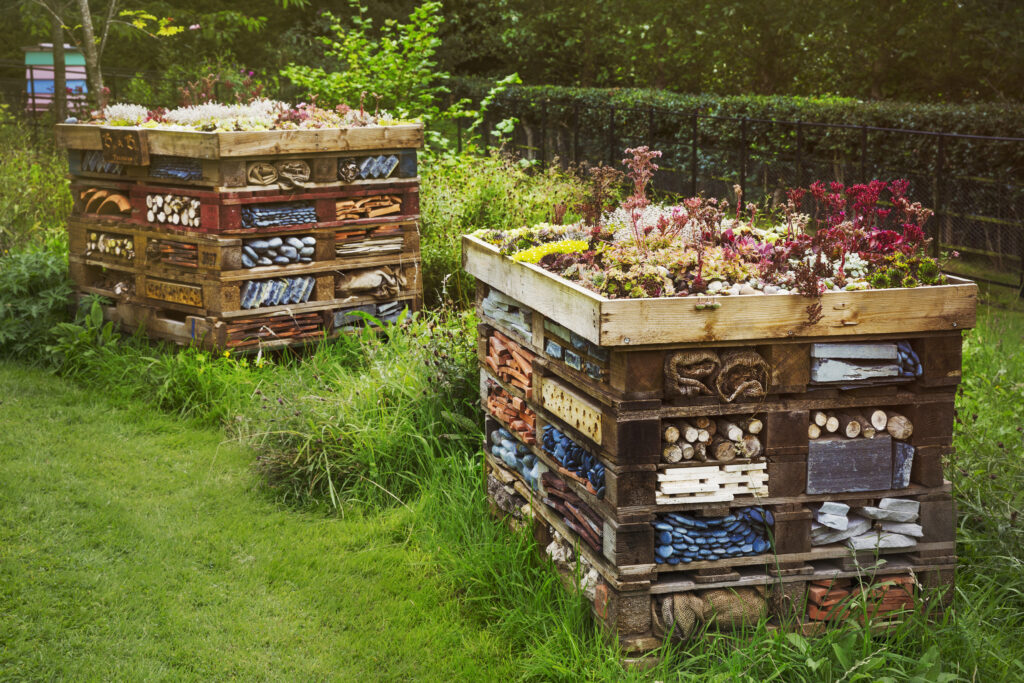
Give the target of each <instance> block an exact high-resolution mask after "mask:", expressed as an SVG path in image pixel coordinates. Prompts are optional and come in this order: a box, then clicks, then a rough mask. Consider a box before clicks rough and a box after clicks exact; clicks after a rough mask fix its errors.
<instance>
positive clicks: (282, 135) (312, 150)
mask: <svg viewBox="0 0 1024 683" xmlns="http://www.w3.org/2000/svg"><path fill="white" fill-rule="evenodd" d="M107 131H114V132H116V133H122V134H123V133H135V134H137V135H138V136H139V137H140V139H141V138H145V145H146V147H147V149H148V153H149V154H150V155H153V154H156V155H161V154H163V155H169V156H180V157H187V158H192V159H226V158H243V159H245V158H261V157H270V158H279V157H281V156H284V155H305V154H321V153H324V152H325V151H332V152H334V153H335V154H337V153H338V152H348V153H352V154H358V153H359V152H361V151H367V152H370V151H374V152H376V151H378V150H402V149H419V148H421V147H423V125H422V124H419V123H410V124H398V125H390V126H366V127H361V128H319V129H306V130H263V131H224V132H213V133H205V132H200V131H181V130H171V129H163V128H139V127H135V126H99V125H93V124H68V123H61V124H57V126H55V133H56V138H57V144H59V145H60V146H62V147H65V148H67V149H82V150H102V149H103V135H104V133H106V132H107Z"/></svg>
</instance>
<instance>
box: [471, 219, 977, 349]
mask: <svg viewBox="0 0 1024 683" xmlns="http://www.w3.org/2000/svg"><path fill="white" fill-rule="evenodd" d="M462 263H463V267H464V268H465V269H466V271H467V272H469V273H470V274H471V275H473V276H474V277H476V278H478V279H479V280H481V281H483V282H485V283H486V284H489V285H492V286H494V287H496V288H497V289H499V290H500V291H501V292H503V293H504V294H506V295H508V296H510V297H512V298H513V299H516V300H518V301H520V302H522V303H523V304H524V305H526V306H529V307H530V308H532V309H534V310H535V311H538V312H539V313H541V314H543V315H545V316H547V317H549V318H552V319H553V320H556V321H557V322H558V323H559V324H561V325H563V326H565V327H567V328H569V329H570V330H572V331H573V332H576V333H577V334H579V335H580V336H582V337H584V338H585V339H587V340H588V341H591V342H593V343H594V344H597V345H599V346H604V347H630V348H632V347H638V346H645V345H654V344H673V345H684V344H693V345H707V344H714V343H718V342H723V341H736V340H750V341H767V340H777V339H790V340H792V339H799V338H804V337H808V338H810V337H851V336H855V335H856V336H859V335H867V334H909V333H913V332H934V331H943V330H962V329H967V328H970V327H973V326H974V324H975V308H976V306H977V298H978V288H977V285H975V284H974V283H973V282H970V281H968V280H963V279H961V278H955V277H950V278H949V281H950V284H948V285H942V286H935V287H918V288H915V289H876V290H863V291H857V292H827V293H825V294H824V295H822V297H821V299H820V302H821V306H822V314H823V316H824V317H823V318H822V320H821V321H820V322H818V323H817V324H815V325H809V324H808V323H807V310H806V309H807V306H808V304H809V301H808V300H807V299H805V298H804V297H801V296H796V295H790V296H783V295H769V296H758V295H749V296H726V297H717V298H716V301H717V302H719V303H721V308H719V309H717V310H700V311H698V310H696V308H695V304H696V302H697V299H696V298H692V297H688V298H660V299H606V298H604V297H602V296H599V295H597V294H595V293H594V292H591V291H590V290H587V289H585V288H583V287H581V286H580V285H578V284H576V283H573V282H569V281H568V280H564V279H562V278H560V277H558V276H557V275H555V274H554V273H551V272H548V271H546V270H544V269H543V268H540V267H539V266H535V265H533V264H527V263H518V262H516V261H513V260H512V259H510V258H508V257H506V256H502V255H501V253H500V252H499V251H498V249H497V248H496V247H494V246H492V245H490V244H487V243H486V242H483V241H482V240H480V239H478V238H476V237H473V236H471V235H466V236H464V237H463V238H462Z"/></svg>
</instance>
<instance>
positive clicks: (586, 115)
mask: <svg viewBox="0 0 1024 683" xmlns="http://www.w3.org/2000/svg"><path fill="white" fill-rule="evenodd" d="M506 118H513V119H516V120H517V123H516V125H515V126H514V128H513V129H512V132H511V133H510V134H509V135H508V136H507V137H506V138H505V140H504V142H505V146H506V148H507V149H508V150H509V151H511V152H512V153H513V154H514V155H516V156H519V157H522V158H526V159H531V160H535V161H537V162H538V163H542V164H548V163H553V162H556V163H559V164H560V165H561V166H563V167H569V166H570V165H573V164H580V163H587V164H596V163H598V162H603V163H606V164H612V165H615V166H616V167H618V168H622V167H621V164H620V162H621V160H622V158H623V156H624V152H623V150H624V149H625V148H627V147H635V146H638V145H648V146H649V147H651V148H653V149H658V150H661V151H662V154H663V156H662V158H661V159H659V160H658V165H659V166H660V170H659V172H658V173H657V174H656V176H655V180H654V187H655V190H659V191H662V192H665V193H668V194H674V195H687V196H692V195H695V194H698V193H702V194H705V195H708V196H718V197H733V188H734V186H736V185H738V186H739V187H740V188H741V190H742V192H743V197H744V199H745V200H746V201H754V202H761V201H763V200H765V199H766V198H769V199H775V200H780V199H783V197H784V195H783V191H784V189H785V188H787V187H794V186H806V185H807V184H809V183H811V182H813V181H815V180H823V181H826V182H829V181H840V182H843V183H846V184H852V183H859V182H867V181H869V180H872V179H876V178H878V179H883V180H892V179H895V178H906V179H908V180H909V181H910V196H911V199H912V200H914V201H920V202H921V203H922V204H924V205H925V206H928V207H929V208H932V209H933V210H934V211H935V216H934V217H933V218H932V220H931V221H929V229H930V232H931V235H930V236H931V237H933V238H934V241H933V248H934V249H935V251H936V253H938V252H939V251H940V250H958V251H959V252H961V255H962V257H963V258H962V259H961V260H960V261H953V262H951V263H950V266H949V269H950V270H951V271H960V272H964V271H966V273H965V274H968V275H969V276H970V277H971V278H972V279H975V280H979V281H984V282H989V283H991V284H997V285H1004V286H1009V287H1014V288H1016V289H1017V290H1018V293H1024V167H1022V164H1021V163H1020V162H1019V160H1020V159H1024V137H991V136H978V135H963V134H957V133H945V132H935V131H920V130H904V129H899V128H885V127H875V126H857V125H847V124H837V123H819V122H811V121H786V120H768V119H759V118H741V117H729V116H715V115H712V114H708V113H702V112H682V111H674V110H668V109H662V108H658V107H638V108H631V109H627V108H621V107H620V108H616V107H612V106H594V105H585V104H582V103H580V102H578V101H565V102H559V101H556V100H548V101H544V102H532V101H526V100H522V99H516V98H514V97H512V98H507V99H506V100H504V101H503V102H501V103H500V105H499V106H492V107H491V109H490V111H489V113H488V116H487V117H486V120H485V122H484V129H485V130H487V131H488V132H489V135H487V136H485V138H484V143H485V146H489V145H493V144H495V143H496V141H497V140H498V137H497V136H496V135H495V132H494V126H495V124H496V123H497V122H498V121H500V120H502V119H506ZM463 137H464V130H463V123H462V122H460V124H459V130H458V140H459V145H460V147H461V144H462V139H463Z"/></svg>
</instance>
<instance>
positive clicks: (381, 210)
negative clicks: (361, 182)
mask: <svg viewBox="0 0 1024 683" xmlns="http://www.w3.org/2000/svg"><path fill="white" fill-rule="evenodd" d="M334 210H335V218H336V219H337V220H339V221H353V220H359V219H361V218H382V217H384V216H394V215H396V214H400V213H402V197H401V196H400V195H397V194H378V195H371V196H369V197H360V198H358V199H342V200H339V201H338V202H335V204H334Z"/></svg>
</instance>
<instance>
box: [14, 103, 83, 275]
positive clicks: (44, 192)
mask: <svg viewBox="0 0 1024 683" xmlns="http://www.w3.org/2000/svg"><path fill="white" fill-rule="evenodd" d="M33 136H34V133H33V131H31V130H29V127H28V126H27V125H24V124H21V123H18V122H17V121H15V120H14V119H13V118H12V117H11V116H10V115H9V114H8V112H7V108H6V106H5V105H3V104H2V103H0V150H2V152H0V188H2V189H0V255H2V254H6V253H8V252H10V251H13V250H17V249H23V248H25V247H27V246H29V245H30V244H35V245H45V244H47V243H49V242H51V241H53V240H60V239H63V233H64V230H63V227H62V226H63V224H64V219H65V218H67V215H68V214H69V213H70V212H71V193H70V192H69V191H68V180H67V178H66V177H65V174H66V173H67V170H68V162H67V157H66V156H65V155H64V154H62V153H59V152H57V151H56V150H55V149H54V148H53V146H52V145H50V144H47V143H46V142H42V143H39V144H33ZM55 251H59V249H55Z"/></svg>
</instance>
